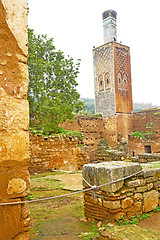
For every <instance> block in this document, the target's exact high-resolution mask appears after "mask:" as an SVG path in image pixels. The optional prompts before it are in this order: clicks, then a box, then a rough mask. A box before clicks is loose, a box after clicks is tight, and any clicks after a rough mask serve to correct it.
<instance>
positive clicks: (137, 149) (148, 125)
mask: <svg viewBox="0 0 160 240" xmlns="http://www.w3.org/2000/svg"><path fill="white" fill-rule="evenodd" d="M159 112H160V109H147V110H142V111H139V112H135V113H133V117H132V119H133V120H132V122H133V129H132V132H136V131H139V132H144V133H148V132H150V133H152V134H148V135H145V138H137V137H136V136H131V135H129V139H128V145H129V149H130V155H135V156H137V155H138V154H140V153H145V152H146V147H147V146H150V148H151V152H152V153H160V114H159Z"/></svg>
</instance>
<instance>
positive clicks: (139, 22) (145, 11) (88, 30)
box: [28, 0, 160, 105]
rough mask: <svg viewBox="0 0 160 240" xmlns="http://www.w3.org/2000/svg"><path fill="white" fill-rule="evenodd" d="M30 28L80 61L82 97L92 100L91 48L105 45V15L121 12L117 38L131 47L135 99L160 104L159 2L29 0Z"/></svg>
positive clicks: (79, 90) (118, 16)
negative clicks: (50, 39)
mask: <svg viewBox="0 0 160 240" xmlns="http://www.w3.org/2000/svg"><path fill="white" fill-rule="evenodd" d="M28 3H29V21H28V24H29V28H33V29H34V30H35V33H36V34H47V35H48V37H52V38H54V45H55V46H56V49H57V50H58V49H60V50H62V51H63V52H64V53H65V54H66V55H70V56H71V57H73V59H74V60H75V61H76V59H79V58H80V59H81V67H80V74H79V77H78V78H77V81H78V84H79V86H78V92H79V93H80V95H81V97H86V98H94V80H93V59H92V49H93V46H95V47H98V46H100V45H102V44H103V43H104V40H103V27H102V13H103V12H104V11H106V10H109V9H113V10H115V11H116V12H117V41H118V42H119V41H122V43H123V44H125V45H127V46H129V47H130V51H131V74H132V92H133V101H134V102H147V103H152V104H156V105H160V61H159V57H160V43H159V41H160V7H159V6H160V5H159V0H152V1H149V0H130V1H129V0H45V1H44V0H28Z"/></svg>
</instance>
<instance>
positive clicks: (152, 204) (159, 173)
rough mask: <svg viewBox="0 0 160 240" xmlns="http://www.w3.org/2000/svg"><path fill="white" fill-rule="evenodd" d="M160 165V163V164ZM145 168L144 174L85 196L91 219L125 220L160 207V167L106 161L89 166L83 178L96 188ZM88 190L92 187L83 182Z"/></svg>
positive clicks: (84, 170)
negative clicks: (122, 218)
mask: <svg viewBox="0 0 160 240" xmlns="http://www.w3.org/2000/svg"><path fill="white" fill-rule="evenodd" d="M159 166H160V162H159ZM142 169H143V172H142V173H139V174H138V175H136V176H132V177H130V178H128V179H125V180H121V181H118V182H117V183H114V184H110V185H106V186H102V187H100V188H99V189H98V190H97V192H96V193H95V198H93V197H92V196H93V195H92V192H91V191H87V192H85V193H84V211H85V216H86V218H87V219H96V220H103V219H108V220H111V219H112V220H113V219H114V220H118V219H119V218H121V217H124V218H125V219H130V218H131V216H137V215H142V214H143V213H147V212H150V211H152V210H154V209H155V208H156V207H157V206H158V205H159V206H160V198H159V196H160V167H159V168H157V167H156V166H155V163H150V164H146V166H145V164H144V165H143V167H142V166H141V165H140V164H138V163H130V162H122V161H120V162H115V161H112V162H105V163H98V164H86V165H85V166H84V167H83V177H84V179H85V180H86V181H87V182H89V184H91V185H92V186H94V185H96V186H98V185H101V184H105V183H110V182H112V181H115V180H118V179H122V178H124V177H127V176H130V175H131V174H134V173H136V172H139V171H141V170H142ZM83 186H84V189H86V188H89V186H88V184H87V183H85V182H84V181H83Z"/></svg>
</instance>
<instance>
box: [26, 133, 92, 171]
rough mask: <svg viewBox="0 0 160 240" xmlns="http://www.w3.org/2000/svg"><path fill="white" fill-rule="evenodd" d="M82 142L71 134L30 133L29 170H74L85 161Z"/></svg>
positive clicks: (80, 166) (79, 167)
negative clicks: (49, 135) (53, 135)
mask: <svg viewBox="0 0 160 240" xmlns="http://www.w3.org/2000/svg"><path fill="white" fill-rule="evenodd" d="M80 145H82V142H81V141H80V140H79V139H78V138H77V137H74V136H72V135H70V136H68V137H63V136H60V135H59V136H57V137H54V138H52V137H45V138H44V137H43V136H41V135H38V136H37V135H33V134H30V155H31V160H30V164H29V171H30V172H44V171H47V170H51V169H60V170H68V171H76V170H79V169H82V167H83V165H84V164H85V163H87V157H86V153H85V152H84V149H83V148H82V146H80Z"/></svg>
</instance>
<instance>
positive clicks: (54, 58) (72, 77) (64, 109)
mask: <svg viewBox="0 0 160 240" xmlns="http://www.w3.org/2000/svg"><path fill="white" fill-rule="evenodd" d="M28 52H29V54H28V55H29V56H28V66H29V90H28V100H29V105H30V126H31V127H32V128H34V129H36V130H42V131H43V133H44V134H51V133H56V132H57V131H58V130H57V129H58V125H59V124H60V123H61V122H63V121H65V120H66V119H67V118H68V119H70V120H71V119H72V118H73V116H74V113H78V112H79V111H80V110H82V109H83V108H84V107H85V106H84V103H83V101H80V100H79V98H80V95H79V93H78V92H77V90H76V86H77V85H78V84H77V82H76V77H77V75H78V73H79V66H80V60H78V62H77V63H76V64H75V63H74V62H73V58H71V57H69V56H68V57H67V58H66V57H65V56H64V53H63V52H62V51H60V50H59V51H57V50H56V49H55V46H54V45H53V39H52V38H50V39H48V38H47V36H46V35H38V36H36V35H35V34H34V31H33V30H32V29H29V31H28Z"/></svg>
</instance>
